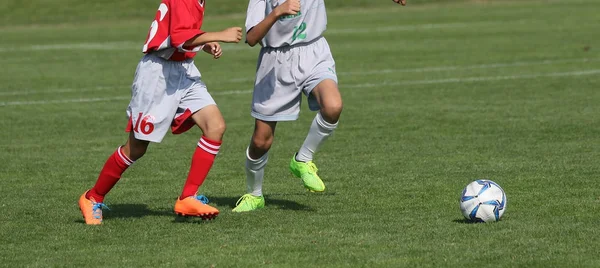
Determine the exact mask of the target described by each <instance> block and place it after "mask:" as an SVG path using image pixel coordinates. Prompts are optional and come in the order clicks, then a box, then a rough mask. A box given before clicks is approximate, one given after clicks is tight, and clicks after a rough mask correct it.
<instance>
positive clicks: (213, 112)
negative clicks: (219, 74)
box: [175, 99, 225, 219]
mask: <svg viewBox="0 0 600 268" xmlns="http://www.w3.org/2000/svg"><path fill="white" fill-rule="evenodd" d="M211 100H212V99H211ZM191 119H192V120H193V122H194V123H195V124H196V125H197V126H198V127H200V129H201V130H202V133H203V135H202V137H201V138H200V140H199V141H198V143H197V146H196V150H195V151H194V155H193V156H192V163H191V165H190V171H189V173H188V177H187V179H186V181H185V184H184V186H183V191H182V193H181V196H180V197H179V199H178V201H177V202H176V203H175V213H177V214H180V215H189V216H200V217H202V218H204V219H212V218H214V217H216V216H217V215H218V214H219V211H218V210H217V209H216V208H214V207H211V206H209V205H206V204H205V202H203V200H202V199H201V198H199V197H198V196H196V194H197V192H198V189H199V188H200V186H201V185H202V184H203V183H204V180H205V179H206V176H207V175H208V172H209V171H210V169H211V168H212V165H213V163H214V161H215V157H216V155H217V154H218V152H219V148H220V147H221V141H222V138H223V134H224V133H225V120H224V119H223V116H222V115H221V112H220V111H219V108H218V107H217V106H216V105H214V104H211V105H208V106H205V107H204V108H202V109H200V110H199V111H197V112H195V113H194V114H193V115H192V116H191Z"/></svg>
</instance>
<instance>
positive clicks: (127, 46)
mask: <svg viewBox="0 0 600 268" xmlns="http://www.w3.org/2000/svg"><path fill="white" fill-rule="evenodd" d="M524 22H526V21H525V20H518V21H512V22H509V23H511V24H515V23H517V24H520V23H524ZM496 24H506V22H502V21H486V22H456V23H438V24H415V25H394V26H384V27H374V28H334V29H330V30H327V31H326V32H325V36H328V35H337V34H346V35H347V34H364V33H389V32H397V31H418V30H435V29H449V28H465V27H476V26H486V25H496ZM135 49H137V50H139V51H140V53H141V50H142V43H141V41H140V42H132V41H120V42H98V43H66V44H49V45H31V46H11V47H8V46H4V47H0V52H16V51H47V50H135ZM249 49H252V48H251V47H250V46H248V45H246V44H238V45H232V44H223V50H234V51H235V50H249Z"/></svg>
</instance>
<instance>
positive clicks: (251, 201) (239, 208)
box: [233, 119, 277, 212]
mask: <svg viewBox="0 0 600 268" xmlns="http://www.w3.org/2000/svg"><path fill="white" fill-rule="evenodd" d="M276 126H277V122H275V121H263V120H260V119H256V120H255V123H254V133H253V134H252V139H251V140H250V145H249V146H248V148H247V149H246V165H245V169H246V190H247V191H246V194H245V195H243V196H242V197H241V198H240V200H238V202H237V204H236V207H235V208H234V209H233V211H234V212H246V211H252V210H256V209H259V208H263V207H264V206H265V199H264V197H263V194H262V185H263V181H264V176H265V167H266V165H267V162H268V160H269V149H271V145H272V144H273V139H274V137H275V127H276Z"/></svg>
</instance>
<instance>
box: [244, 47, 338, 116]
mask: <svg viewBox="0 0 600 268" xmlns="http://www.w3.org/2000/svg"><path fill="white" fill-rule="evenodd" d="M325 79H331V80H333V81H335V82H336V83H337V75H336V74H335V61H334V60H333V56H332V55H331V51H330V49H329V45H328V44H327V41H326V40H325V38H324V37H320V38H318V39H316V40H314V41H312V42H310V43H306V44H298V45H294V46H288V47H281V48H262V49H261V51H260V55H259V57H258V66H257V70H256V80H255V82H254V94H253V96H252V116H253V117H254V118H257V119H260V120H263V121H291V120H296V119H298V116H299V115H300V103H301V101H302V93H304V94H305V95H306V96H307V99H308V106H309V108H310V109H311V110H313V111H316V110H319V104H318V103H317V101H316V99H315V98H314V96H313V95H311V94H310V93H311V91H312V90H313V88H315V87H316V86H317V85H318V84H319V83H320V82H321V81H323V80H325Z"/></svg>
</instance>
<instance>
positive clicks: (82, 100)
mask: <svg viewBox="0 0 600 268" xmlns="http://www.w3.org/2000/svg"><path fill="white" fill-rule="evenodd" d="M594 74H600V69H592V70H581V71H571V72H560V73H538V74H527V75H508V76H487V77H464V78H447V79H437V80H414V81H396V82H389V81H384V82H381V83H365V84H357V85H349V86H342V88H370V87H384V86H402V85H427V84H447V83H461V82H484V81H498V80H516V79H534V78H542V77H568V76H584V75H594ZM251 92H252V90H233V91H221V92H213V93H211V94H212V95H241V94H250V93H251ZM129 98H130V97H129V96H118V97H110V98H78V99H63V100H40V101H12V102H0V107H6V106H20V105H42V104H61V103H86V102H103V101H114V100H127V99H129Z"/></svg>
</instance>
